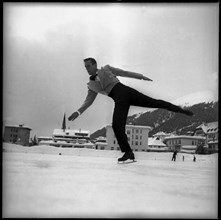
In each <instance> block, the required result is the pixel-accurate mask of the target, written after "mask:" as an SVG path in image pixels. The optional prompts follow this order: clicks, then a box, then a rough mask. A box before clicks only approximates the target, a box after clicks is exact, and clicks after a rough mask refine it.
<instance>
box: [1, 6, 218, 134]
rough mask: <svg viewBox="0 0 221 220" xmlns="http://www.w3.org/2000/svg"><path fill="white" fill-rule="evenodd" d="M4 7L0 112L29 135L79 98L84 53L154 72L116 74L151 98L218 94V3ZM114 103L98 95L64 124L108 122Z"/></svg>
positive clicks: (53, 124)
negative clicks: (130, 75) (127, 75)
mask: <svg viewBox="0 0 221 220" xmlns="http://www.w3.org/2000/svg"><path fill="white" fill-rule="evenodd" d="M3 13H4V15H3V43H4V48H3V49H4V50H3V52H4V60H3V83H4V84H3V106H4V107H3V120H4V122H5V123H6V124H20V123H24V124H25V125H27V126H30V127H31V128H32V131H31V136H34V135H35V134H36V135H37V136H41V135H42V136H51V135H52V132H53V130H54V129H55V128H60V127H61V125H62V120H63V115H64V113H66V117H68V116H69V115H70V114H71V113H72V112H74V111H76V110H77V109H78V108H79V107H80V106H81V104H82V103H83V101H84V99H85V97H86V94H87V86H86V83H87V82H88V73H87V72H86V70H85V68H84V63H83V59H84V58H86V57H95V58H96V59H97V62H98V67H101V66H104V65H106V64H109V65H111V66H114V67H118V68H122V69H125V70H129V71H135V72H139V73H142V74H144V75H146V76H147V77H149V78H151V79H153V82H148V81H140V80H136V79H126V78H120V77H119V79H120V80H121V82H122V83H125V84H127V85H129V86H131V87H134V88H135V89H138V90H139V91H141V92H143V93H145V94H147V95H149V96H152V97H154V98H160V99H164V100H167V101H171V102H173V100H175V99H177V98H180V97H182V96H184V95H188V94H191V93H195V92H200V91H205V90H208V91H211V92H213V94H214V96H217V93H218V89H217V88H218V31H219V28H218V25H219V23H218V18H219V6H218V3H204V4H202V3H200V4H199V3H198V4H193V3H184V4H180V3H175V4H171V3H167V4H162V3H161V4H159V3H158V4H153V3H142V4H141V3H139V4H135V3H133V4H125V3H115V4H113V3H112V4H110V3H103V4H102V3H97V4H95V3H94V4H88V3H87V4H86V3H84V4H82V3H81V4H80V3H54V4H52V3H4V8H3ZM113 107H114V103H113V101H112V99H110V98H109V97H107V96H103V95H98V96H97V98H96V100H95V102H94V104H93V105H92V106H91V107H90V108H89V109H88V110H86V112H84V114H83V115H81V116H80V117H79V118H78V119H76V120H75V121H74V122H67V126H68V127H70V128H72V129H79V128H81V129H84V130H90V131H91V133H92V132H94V131H96V130H97V129H100V128H102V127H103V126H106V125H107V124H110V123H111V121H112V113H113ZM146 110H147V109H145V108H136V107H131V109H130V112H129V115H131V114H134V113H138V112H144V111H146Z"/></svg>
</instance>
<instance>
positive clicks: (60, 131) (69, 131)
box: [53, 129, 90, 137]
mask: <svg viewBox="0 0 221 220" xmlns="http://www.w3.org/2000/svg"><path fill="white" fill-rule="evenodd" d="M80 134H84V135H85V136H88V137H89V136H90V131H86V130H72V129H65V130H63V129H54V132H53V136H57V135H59V136H66V137H67V136H69V137H72V136H74V137H75V136H81V135H80Z"/></svg>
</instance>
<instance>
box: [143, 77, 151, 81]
mask: <svg viewBox="0 0 221 220" xmlns="http://www.w3.org/2000/svg"><path fill="white" fill-rule="evenodd" d="M143 80H147V81H153V80H152V79H150V78H148V77H146V76H143Z"/></svg>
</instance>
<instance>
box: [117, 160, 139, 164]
mask: <svg viewBox="0 0 221 220" xmlns="http://www.w3.org/2000/svg"><path fill="white" fill-rule="evenodd" d="M135 162H137V161H136V160H125V161H118V162H117V163H118V164H127V163H135Z"/></svg>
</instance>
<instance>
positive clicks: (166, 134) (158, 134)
mask: <svg viewBox="0 0 221 220" xmlns="http://www.w3.org/2000/svg"><path fill="white" fill-rule="evenodd" d="M169 135H171V134H168V133H165V132H163V131H159V132H157V133H156V134H154V135H153V136H169Z"/></svg>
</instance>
